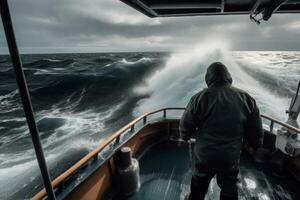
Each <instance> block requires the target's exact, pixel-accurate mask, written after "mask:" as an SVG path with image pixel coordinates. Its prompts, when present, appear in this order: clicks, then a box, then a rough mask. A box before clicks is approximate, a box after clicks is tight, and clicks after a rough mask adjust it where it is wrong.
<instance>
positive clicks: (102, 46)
mask: <svg viewBox="0 0 300 200" xmlns="http://www.w3.org/2000/svg"><path fill="white" fill-rule="evenodd" d="M9 3H10V8H11V13H12V18H13V22H14V27H15V31H16V37H17V40H18V44H19V48H20V51H21V53H61V52H107V51H109V52H112V51H161V50H178V49H181V48H185V47H186V46H189V45H191V44H199V43H201V42H203V41H206V40H209V41H212V40H219V41H220V40H223V41H225V42H226V43H228V44H229V45H230V48H231V49H232V50H267V51H268V50H276V51H281V50H300V39H299V38H300V14H293V15H274V16H273V17H272V18H271V20H270V21H269V22H263V24H261V25H260V26H258V25H256V24H254V23H253V22H251V21H250V20H249V16H211V17H182V18H154V19H151V18H148V17H146V16H144V15H142V14H140V13H139V12H137V11H135V10H133V9H132V8H130V7H128V6H127V5H125V4H123V3H122V2H120V1H119V0H10V1H9ZM3 36H4V33H3V27H2V24H1V26H0V53H1V54H6V53H7V52H8V50H7V46H6V41H5V40H4V37H3Z"/></svg>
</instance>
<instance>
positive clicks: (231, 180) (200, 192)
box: [188, 163, 239, 200]
mask: <svg viewBox="0 0 300 200" xmlns="http://www.w3.org/2000/svg"><path fill="white" fill-rule="evenodd" d="M195 167H196V169H195V173H194V175H193V177H192V182H191V193H190V195H189V198H188V199H189V200H204V198H205V195H206V193H207V190H208V186H209V184H210V181H211V179H212V178H213V177H214V176H215V175H216V178H217V184H218V186H219V187H220V188H221V193H220V200H237V199H238V188H237V182H238V174H239V169H238V167H236V168H229V169H227V170H226V169H222V170H214V169H213V168H212V167H211V166H209V165H207V164H199V163H198V164H196V166H195Z"/></svg>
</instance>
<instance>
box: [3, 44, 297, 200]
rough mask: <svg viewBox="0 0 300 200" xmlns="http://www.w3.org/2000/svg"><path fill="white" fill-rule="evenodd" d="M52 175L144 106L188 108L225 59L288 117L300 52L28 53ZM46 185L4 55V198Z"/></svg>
mask: <svg viewBox="0 0 300 200" xmlns="http://www.w3.org/2000/svg"><path fill="white" fill-rule="evenodd" d="M22 60H23V64H24V69H25V75H26V79H27V81H28V87H29V90H30V94H31V97H32V103H33V108H34V111H35V117H36V121H37V124H38V128H39V131H40V136H41V140H42V145H43V148H44V152H45V156H46V160H47V163H48V165H49V168H50V173H51V176H52V177H55V176H57V175H58V174H60V173H61V172H63V171H64V170H66V169H67V168H68V167H70V166H71V165H72V164H74V163H75V162H76V161H78V160H79V159H80V158H81V157H83V156H84V155H85V154H86V153H88V152H89V151H91V150H92V149H93V148H94V147H95V146H96V145H98V144H99V143H101V141H103V140H104V139H105V138H106V137H107V136H109V135H110V134H111V133H112V132H114V131H116V130H117V129H119V128H120V127H122V126H123V125H125V124H126V123H127V122H129V121H130V120H132V119H133V118H134V117H136V116H138V115H139V114H142V113H143V112H147V111H151V110H154V109H158V108H163V107H168V106H172V107H175V106H181V107H182V106H185V105H186V104H187V102H188V100H189V98H190V97H191V96H192V95H193V94H195V93H197V92H198V91H200V90H201V89H202V88H204V87H206V84H205V81H204V76H205V72H206V68H207V66H208V65H209V64H210V63H212V62H214V61H222V62H223V63H224V64H225V65H226V66H227V67H228V68H229V71H230V72H231V74H232V76H233V85H234V86H236V87H239V88H241V89H243V90H245V91H247V92H249V93H250V94H251V95H252V96H253V97H254V98H255V99H256V101H257V104H258V106H259V108H260V110H261V113H264V114H267V115H270V116H272V117H274V118H277V119H279V120H283V121H285V120H286V119H287V115H286V114H285V111H286V109H288V107H289V104H290V101H291V97H292V95H293V94H294V93H295V92H296V87H297V84H298V81H299V80H300V67H299V63H300V52H254V51H251V52H238V51H227V50H224V49H219V48H207V47H205V48H204V47H197V48H195V49H191V50H190V51H181V52H175V53H167V52H151V53H143V52H135V53H86V54H36V55H22ZM41 187H42V181H41V176H40V172H39V169H38V166H37V161H36V158H35V153H34V150H33V145H32V143H31V138H30V134H29V132H28V128H27V125H26V121H25V118H24V114H23V110H22V106H21V102H20V98H19V94H18V91H17V87H16V83H15V76H14V73H13V69H12V66H11V62H10V58H9V56H6V55H1V56H0V199H14V200H16V199H24V198H30V197H31V196H32V195H33V194H34V193H35V192H37V191H38V190H39V189H40V188H41Z"/></svg>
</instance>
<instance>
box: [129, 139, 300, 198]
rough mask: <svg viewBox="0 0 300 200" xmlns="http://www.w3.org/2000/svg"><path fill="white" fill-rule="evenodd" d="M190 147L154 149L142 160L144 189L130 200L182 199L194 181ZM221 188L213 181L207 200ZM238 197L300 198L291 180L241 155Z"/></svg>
mask: <svg viewBox="0 0 300 200" xmlns="http://www.w3.org/2000/svg"><path fill="white" fill-rule="evenodd" d="M190 166H191V164H190V159H189V151H188V146H187V145H184V146H183V145H181V146H180V145H178V144H176V143H165V144H160V145H157V146H155V147H153V148H151V150H150V151H148V152H147V153H146V154H145V155H144V156H143V157H142V158H141V160H140V171H141V189H140V191H139V192H138V193H136V194H135V195H134V196H132V197H131V198H130V200H157V199H160V200H179V199H180V200H182V199H184V196H185V195H186V194H188V192H189V184H190V180H191V170H190ZM219 192H220V189H219V187H218V186H217V184H216V181H215V179H213V180H212V182H211V184H210V187H209V191H208V194H207V195H206V200H215V199H219ZM239 196H240V198H239V199H241V200H244V199H245V200H246V199H247V200H248V199H251V200H277V199H278V200H296V199H300V185H299V184H298V183H297V182H296V181H294V180H293V179H292V178H291V177H286V178H279V177H277V176H275V175H274V173H273V172H271V170H270V169H268V168H267V167H265V166H263V165H262V164H258V163H255V162H254V161H253V160H252V159H251V158H250V157H248V156H246V155H244V156H242V160H241V166H240V182H239Z"/></svg>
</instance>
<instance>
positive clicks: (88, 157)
mask: <svg viewBox="0 0 300 200" xmlns="http://www.w3.org/2000/svg"><path fill="white" fill-rule="evenodd" d="M184 109H185V108H163V109H159V110H155V111H152V112H147V113H145V114H143V115H141V116H139V117H137V118H136V119H134V120H132V121H131V122H129V123H128V124H127V125H125V126H123V127H122V128H121V129H119V130H118V131H117V132H115V133H113V134H112V135H111V136H110V137H108V138H107V139H106V140H105V141H104V142H103V143H101V144H100V145H99V146H97V147H96V148H95V149H94V150H93V151H91V152H89V153H88V154H87V155H86V156H84V157H83V158H82V159H81V160H79V161H78V162H77V163H75V164H74V165H73V166H72V167H70V168H69V169H68V170H67V171H65V172H64V173H62V174H61V175H59V176H58V177H56V178H55V179H54V180H53V181H52V187H53V188H54V189H55V188H57V187H58V186H59V185H60V184H62V183H63V182H64V180H66V179H67V178H68V177H70V176H71V175H73V174H74V173H76V172H77V171H78V170H79V169H80V168H82V167H83V166H84V165H85V164H86V163H87V162H89V161H90V160H92V159H94V158H96V157H98V154H99V152H101V151H102V150H103V149H104V148H105V147H106V146H108V145H109V144H111V143H112V142H113V141H116V142H119V141H120V137H121V136H122V134H123V133H125V132H126V131H127V130H129V129H130V130H134V127H135V125H136V123H138V122H139V121H141V120H143V124H144V125H146V124H147V117H148V116H150V115H153V114H156V113H160V112H162V113H163V117H164V118H166V116H167V110H184ZM46 195H47V193H46V190H45V189H43V190H41V191H40V192H38V193H37V194H36V195H35V196H34V197H33V198H32V199H33V200H40V199H42V198H44V197H45V196H46Z"/></svg>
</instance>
